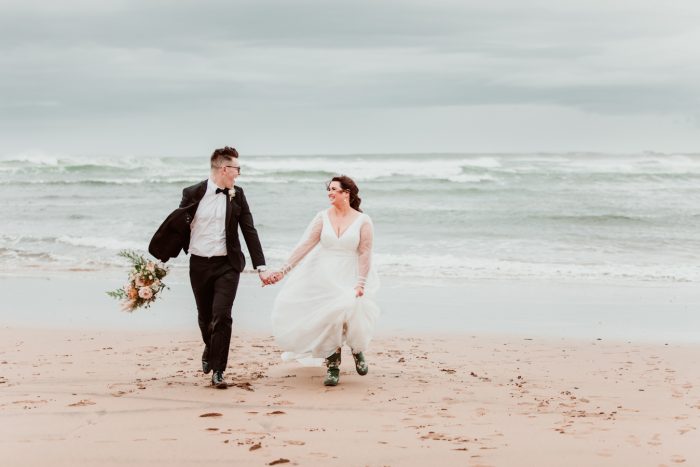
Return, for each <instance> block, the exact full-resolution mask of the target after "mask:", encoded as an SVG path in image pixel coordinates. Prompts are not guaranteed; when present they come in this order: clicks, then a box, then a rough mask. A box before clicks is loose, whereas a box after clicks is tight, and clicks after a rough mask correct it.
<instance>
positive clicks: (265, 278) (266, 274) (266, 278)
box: [258, 271, 274, 287]
mask: <svg viewBox="0 0 700 467" xmlns="http://www.w3.org/2000/svg"><path fill="white" fill-rule="evenodd" d="M271 276H272V272H270V271H260V272H259V273H258V277H260V280H261V281H262V283H263V287H265V286H266V285H270V284H273V283H274V282H271V280H270V278H271Z"/></svg>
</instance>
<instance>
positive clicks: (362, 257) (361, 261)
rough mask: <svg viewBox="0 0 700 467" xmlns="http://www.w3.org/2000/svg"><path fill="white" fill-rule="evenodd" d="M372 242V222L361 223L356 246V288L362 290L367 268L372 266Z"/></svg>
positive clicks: (367, 271) (365, 281) (367, 272)
mask: <svg viewBox="0 0 700 467" xmlns="http://www.w3.org/2000/svg"><path fill="white" fill-rule="evenodd" d="M368 219H369V218H368ZM373 240H374V228H373V227H372V221H371V220H368V221H367V222H365V223H363V224H362V227H361V228H360V243H359V245H358V246H357V255H358V272H357V286H356V287H362V288H364V287H365V284H366V283H367V276H368V275H369V268H370V267H371V266H372V242H373Z"/></svg>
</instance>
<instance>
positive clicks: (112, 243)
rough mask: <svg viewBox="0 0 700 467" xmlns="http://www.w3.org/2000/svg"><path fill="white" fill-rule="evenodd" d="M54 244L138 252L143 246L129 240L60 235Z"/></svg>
mask: <svg viewBox="0 0 700 467" xmlns="http://www.w3.org/2000/svg"><path fill="white" fill-rule="evenodd" d="M56 242H59V243H65V244H67V245H72V246H80V247H90V248H100V249H103V248H106V249H108V250H115V251H118V250H139V249H142V248H143V245H142V244H140V243H137V242H134V241H130V240H122V239H119V238H111V237H90V236H87V237H74V236H69V235H62V236H60V237H57V238H56Z"/></svg>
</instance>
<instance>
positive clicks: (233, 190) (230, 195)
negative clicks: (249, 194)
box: [228, 186, 236, 201]
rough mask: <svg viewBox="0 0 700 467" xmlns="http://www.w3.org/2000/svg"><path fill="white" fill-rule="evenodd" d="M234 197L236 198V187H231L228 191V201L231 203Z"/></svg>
mask: <svg viewBox="0 0 700 467" xmlns="http://www.w3.org/2000/svg"><path fill="white" fill-rule="evenodd" d="M235 197H236V187H235V186H232V187H231V189H230V190H228V200H229V201H231V200H232V199H233V198H235Z"/></svg>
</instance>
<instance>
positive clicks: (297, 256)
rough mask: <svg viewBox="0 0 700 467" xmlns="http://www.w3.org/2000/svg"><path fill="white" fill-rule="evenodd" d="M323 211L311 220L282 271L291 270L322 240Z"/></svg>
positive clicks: (285, 272)
mask: <svg viewBox="0 0 700 467" xmlns="http://www.w3.org/2000/svg"><path fill="white" fill-rule="evenodd" d="M321 216H322V213H320V212H319V213H318V214H316V217H314V219H313V220H312V221H311V223H310V224H309V226H308V227H307V228H306V231H305V232H304V235H302V237H301V240H300V241H299V243H298V244H297V246H296V247H295V248H294V251H292V253H291V255H289V258H288V259H287V262H286V263H285V264H284V266H282V269H281V271H282V273H283V274H287V273H288V272H289V271H291V270H292V269H293V268H294V267H295V266H296V265H297V264H299V261H301V260H302V259H304V257H305V256H306V255H307V254H308V253H309V252H310V251H311V250H313V249H314V247H315V246H316V245H318V242H320V241H321V230H322V229H323V218H322V217H321Z"/></svg>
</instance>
